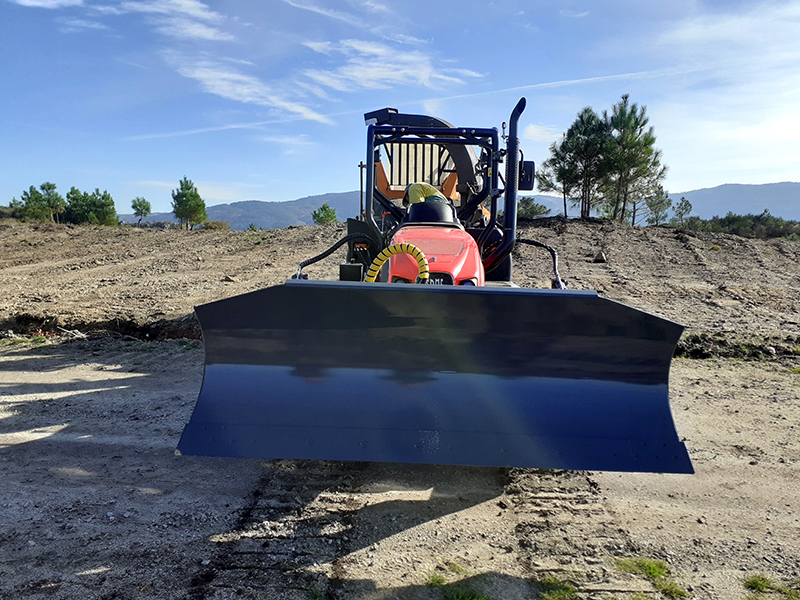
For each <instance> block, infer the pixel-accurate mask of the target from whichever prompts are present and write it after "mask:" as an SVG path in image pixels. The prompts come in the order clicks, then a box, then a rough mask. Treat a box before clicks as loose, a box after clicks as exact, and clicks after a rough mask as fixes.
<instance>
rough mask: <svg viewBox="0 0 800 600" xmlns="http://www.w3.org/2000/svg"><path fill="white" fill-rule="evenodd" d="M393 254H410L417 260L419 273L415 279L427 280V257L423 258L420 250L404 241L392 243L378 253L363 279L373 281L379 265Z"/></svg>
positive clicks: (379, 268)
mask: <svg viewBox="0 0 800 600" xmlns="http://www.w3.org/2000/svg"><path fill="white" fill-rule="evenodd" d="M395 254H410V255H411V256H412V257H413V258H414V259H415V260H416V261H417V265H418V266H419V274H418V275H417V279H419V282H420V283H427V282H428V275H429V273H428V259H427V258H425V255H424V254H423V253H422V250H420V249H419V248H417V247H416V246H414V245H413V244H406V243H403V244H392V245H391V246H389V247H388V248H386V249H385V250H383V251H382V252H381V253H380V254H378V256H376V257H375V260H373V261H372V264H371V265H370V267H369V270H368V271H367V276H366V277H365V278H364V281H369V282H373V281H375V279H376V278H377V277H378V273H380V271H381V267H382V266H383V265H384V263H385V262H386V261H387V260H389V259H390V258H391V257H392V256H394V255H395Z"/></svg>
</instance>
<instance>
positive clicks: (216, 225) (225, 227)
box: [203, 221, 231, 231]
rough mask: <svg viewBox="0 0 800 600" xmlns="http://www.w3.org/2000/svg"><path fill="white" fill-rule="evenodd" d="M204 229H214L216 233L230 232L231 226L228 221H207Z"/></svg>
mask: <svg viewBox="0 0 800 600" xmlns="http://www.w3.org/2000/svg"><path fill="white" fill-rule="evenodd" d="M203 229H213V230H216V231H230V230H231V224H230V223H229V222H228V221H206V222H205V223H203Z"/></svg>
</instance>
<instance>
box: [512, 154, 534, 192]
mask: <svg viewBox="0 0 800 600" xmlns="http://www.w3.org/2000/svg"><path fill="white" fill-rule="evenodd" d="M535 175H536V166H535V165H534V163H533V161H532V160H523V161H522V162H521V163H520V166H519V185H518V186H517V187H518V189H520V190H523V191H526V192H528V191H530V190H532V189H533V184H534V182H535V180H536V178H535Z"/></svg>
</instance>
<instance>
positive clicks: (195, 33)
mask: <svg viewBox="0 0 800 600" xmlns="http://www.w3.org/2000/svg"><path fill="white" fill-rule="evenodd" d="M156 29H157V30H158V31H159V32H160V33H162V34H164V35H167V36H171V37H175V38H179V39H184V40H207V41H212V42H229V41H233V39H234V37H233V36H232V35H231V34H229V33H226V32H224V31H221V30H220V29H217V28H216V27H211V26H209V25H206V24H205V23H198V22H197V21H193V20H192V19H187V18H184V17H177V16H175V17H167V18H165V19H163V20H161V22H160V23H159V24H158V25H157V26H156Z"/></svg>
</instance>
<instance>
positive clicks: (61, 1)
mask: <svg viewBox="0 0 800 600" xmlns="http://www.w3.org/2000/svg"><path fill="white" fill-rule="evenodd" d="M14 1H15V2H16V3H17V4H19V5H20V6H30V7H31V8H63V7H65V6H82V5H83V0H14Z"/></svg>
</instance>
